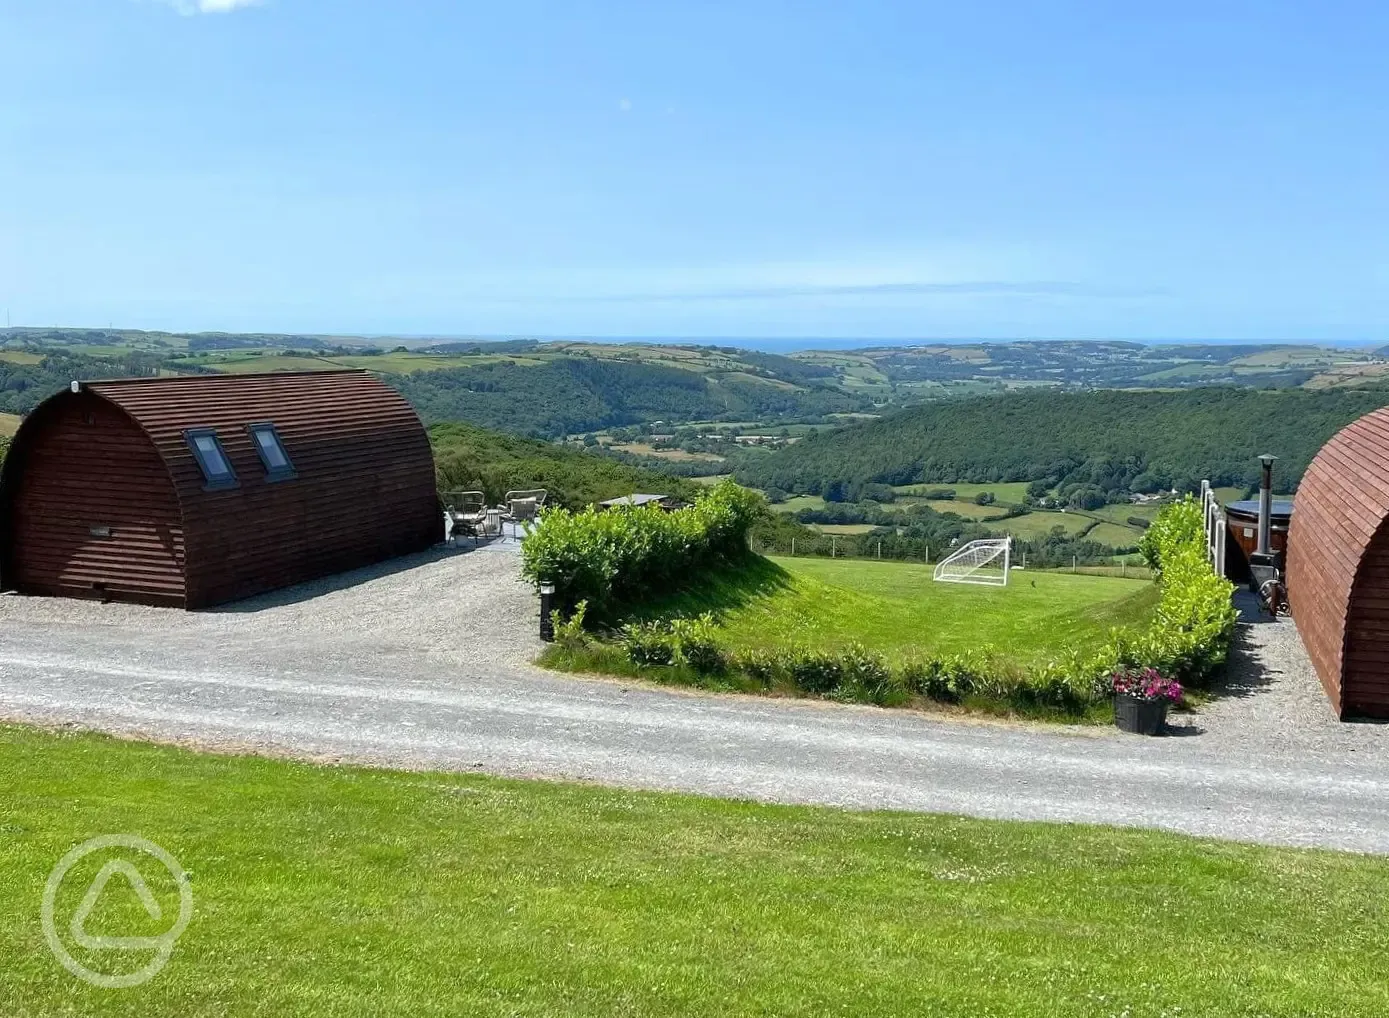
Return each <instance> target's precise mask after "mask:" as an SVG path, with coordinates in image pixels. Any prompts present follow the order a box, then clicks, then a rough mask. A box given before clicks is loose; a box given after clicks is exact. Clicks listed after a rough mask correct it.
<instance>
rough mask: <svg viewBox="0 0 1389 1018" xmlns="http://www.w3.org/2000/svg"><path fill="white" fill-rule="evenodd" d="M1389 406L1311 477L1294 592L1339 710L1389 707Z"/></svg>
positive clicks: (1295, 543) (1302, 508) (1299, 502)
mask: <svg viewBox="0 0 1389 1018" xmlns="http://www.w3.org/2000/svg"><path fill="white" fill-rule="evenodd" d="M1386 518H1389V410H1377V411H1375V412H1373V413H1371V414H1367V415H1366V416H1364V417H1362V418H1361V419H1360V420H1358V421H1356V422H1355V423H1353V424H1351V425H1350V426H1349V427H1346V428H1345V429H1343V430H1342V431H1341V432H1340V433H1338V434H1337V435H1336V436H1335V437H1334V438H1332V439H1331V441H1330V442H1328V443H1327V444H1326V445H1325V446H1324V447H1323V448H1322V450H1321V451H1320V452H1319V453H1318V454H1317V456H1316V458H1315V459H1314V460H1313V461H1312V464H1311V466H1310V467H1309V468H1308V470H1307V473H1306V474H1305V475H1304V477H1303V479H1302V484H1301V485H1300V487H1299V488H1298V493H1297V499H1296V502H1295V504H1294V511H1293V516H1292V523H1291V526H1290V528H1289V533H1288V599H1289V601H1290V603H1291V605H1292V610H1293V617H1294V619H1296V621H1297V628H1298V632H1299V633H1300V635H1301V636H1302V642H1303V644H1304V645H1305V646H1306V648H1307V653H1308V656H1309V657H1310V658H1311V660H1312V664H1313V666H1314V667H1315V668H1316V671H1317V676H1318V677H1319V678H1320V680H1321V683H1322V687H1323V688H1324V689H1325V690H1326V694H1327V696H1328V698H1329V699H1330V700H1331V703H1332V706H1333V708H1334V709H1335V711H1336V712H1337V715H1338V716H1340V717H1343V718H1344V717H1352V716H1359V717H1389V538H1386V536H1385V520H1386Z"/></svg>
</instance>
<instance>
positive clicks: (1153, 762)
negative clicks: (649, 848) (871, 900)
mask: <svg viewBox="0 0 1389 1018" xmlns="http://www.w3.org/2000/svg"><path fill="white" fill-rule="evenodd" d="M515 551H516V546H515V545H514V544H513V543H510V542H508V543H505V544H501V545H492V546H487V547H484V548H482V549H479V550H477V551H467V552H453V551H437V552H431V553H428V554H425V555H419V556H414V557H412V558H410V559H406V560H402V561H398V562H395V563H392V564H390V565H389V566H386V567H378V568H376V569H371V570H363V571H359V572H358V573H355V574H348V575H347V576H345V577H340V578H335V579H333V580H330V581H325V582H322V583H317V584H311V585H307V586H304V587H298V588H293V589H291V590H289V591H285V592H280V593H278V594H274V595H270V596H267V597H263V598H258V599H255V600H252V601H247V602H241V603H239V604H236V605H233V606H230V608H228V609H226V610H222V611H210V612H198V613H183V612H176V611H170V610H164V609H152V608H140V607H132V606H125V605H99V604H95V603H92V602H79V601H58V600H47V599H30V598H20V597H0V716H5V717H8V718H11V719H16V720H25V721H35V722H41V723H63V724H76V725H80V726H85V727H91V728H96V729H101V730H104V731H111V732H117V733H124V734H132V735H140V736H146V737H152V738H157V739H163V740H173V741H180V742H187V743H191V744H195V745H201V746H209V747H215V748H221V749H237V750H248V751H255V752H268V753H286V754H294V755H300V756H307V757H312V758H315V759H329V760H352V761H361V762H368V763H379V764H387V765H392V766H404V767H432V768H443V769H459V770H462V769H478V770H485V771H488V772H493V773H501V774H512V775H518V776H544V777H560V778H580V779H589V780H597V781H603V782H607V783H612V784H618V785H626V786H631V787H641V788H661V789H679V790H684V791H691V792H701V793H709V794H714V795H722V796H730V797H738V798H750V799H760V800H766V801H778V802H808V803H825V804H831V805H842V806H851V807H859V808H862V807H890V808H897V809H910V810H926V811H946V812H958V813H967V814H971V815H976V816H984V817H1000V818H1011V819H1034V820H1061V821H1083V822H1101V823H1117V824H1128V825H1136V826H1148V827H1163V828H1169V829H1172V830H1178V831H1185V832H1188V833H1193V834H1202V835H1210V836H1215V837H1224V838H1233V839H1240V840H1250V841H1263V842H1274V843H1282V844H1295V845H1325V846H1331V847H1338V848H1348V849H1357V850H1364V851H1374V852H1386V851H1389V752H1386V741H1385V740H1386V739H1389V729H1385V728H1384V727H1381V726H1375V725H1341V724H1339V723H1337V722H1336V721H1334V719H1332V717H1331V715H1330V712H1329V710H1328V709H1327V708H1326V705H1325V701H1324V700H1323V699H1322V698H1321V693H1320V691H1319V689H1318V687H1317V686H1316V682H1315V678H1313V677H1312V676H1311V670H1310V667H1309V666H1308V664H1307V661H1306V657H1305V655H1304V654H1303V653H1302V649H1301V645H1300V643H1299V642H1298V641H1297V637H1296V633H1295V631H1294V629H1293V627H1292V626H1291V624H1290V623H1287V622H1278V623H1266V624H1251V625H1248V626H1245V627H1243V628H1242V630H1241V651H1240V654H1239V656H1238V660H1237V663H1236V667H1235V668H1234V669H1233V671H1232V678H1231V695H1230V696H1228V697H1226V698H1224V699H1222V700H1220V701H1218V702H1217V703H1216V704H1215V705H1214V706H1212V707H1211V708H1209V709H1207V710H1205V711H1204V712H1202V713H1201V714H1200V715H1198V716H1194V717H1189V718H1180V719H1177V726H1176V727H1175V728H1174V735H1173V736H1172V737H1168V738H1162V739H1141V738H1137V737H1133V736H1123V735H1121V734H1119V733H1117V732H1115V731H1113V730H1112V729H1058V728H1054V727H1040V726H1015V725H1002V724H993V723H980V722H962V721H949V720H941V719H936V718H933V717H931V716H930V715H926V714H920V713H915V712H911V711H900V710H899V711H889V710H879V709H875V708H869V707H845V706H839V705H833V704H825V703H819V702H813V701H785V700H772V699H765V698H754V697H732V696H710V695H701V694H694V693H684V692H679V691H671V690H664V689H654V688H648V687H645V686H639V685H638V686H633V685H627V684H623V683H620V682H614V681H607V680H579V679H574V678H571V677H566V676H556V675H553V674H550V673H547V672H544V671H542V670H540V669H537V668H535V667H533V666H532V665H530V664H529V663H528V662H529V661H530V660H531V659H532V658H533V657H534V655H535V653H536V652H537V651H538V649H539V643H538V641H537V640H536V639H535V636H534V633H535V629H536V623H537V620H538V615H537V609H536V606H535V602H534V597H533V595H532V594H531V592H530V591H529V590H528V589H527V588H526V587H525V586H524V585H523V584H522V583H521V581H520V580H519V578H518V575H517V559H516V555H515Z"/></svg>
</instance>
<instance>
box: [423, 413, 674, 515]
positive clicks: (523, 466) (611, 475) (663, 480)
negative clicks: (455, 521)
mask: <svg viewBox="0 0 1389 1018" xmlns="http://www.w3.org/2000/svg"><path fill="white" fill-rule="evenodd" d="M429 438H430V442H431V443H432V444H433V446H434V466H435V472H436V473H437V475H438V480H439V489H440V490H441V491H449V490H466V491H483V492H485V493H486V494H487V500H488V503H489V504H492V505H495V504H497V503H498V502H500V501H501V499H502V496H503V495H504V494H505V493H506V492H507V491H508V490H510V489H515V488H533V487H541V488H544V489H545V490H546V491H547V492H548V493H549V502H550V504H552V505H566V506H569V507H570V508H572V509H578V508H582V507H583V506H585V505H588V504H589V503H591V502H599V501H602V500H604V499H609V498H617V497H619V496H621V495H630V494H632V493H633V492H639V491H640V492H647V493H650V494H658V495H678V496H680V497H682V498H687V499H693V498H694V497H695V495H696V494H697V493H698V492H699V491H700V489H699V488H698V487H697V486H696V485H694V484H693V483H692V482H690V481H684V480H677V479H675V478H672V477H668V476H666V475H664V474H657V473H653V472H652V471H649V470H642V469H640V468H638V467H632V466H627V465H626V464H623V463H617V462H615V461H613V460H611V459H607V458H605V457H602V456H597V455H594V454H592V453H588V452H583V451H582V450H579V449H574V448H571V447H566V446H562V445H555V444H553V443H550V442H542V441H537V440H535V439H529V438H517V437H515V436H513V435H503V434H498V433H497V432H495V431H487V430H485V429H483V428H479V427H476V426H475V425H471V424H459V423H452V424H436V425H434V426H433V427H432V428H430V429H429Z"/></svg>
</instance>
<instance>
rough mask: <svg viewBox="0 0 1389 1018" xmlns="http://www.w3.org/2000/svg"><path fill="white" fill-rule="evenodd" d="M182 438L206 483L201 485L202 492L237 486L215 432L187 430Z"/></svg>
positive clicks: (211, 430)
mask: <svg viewBox="0 0 1389 1018" xmlns="http://www.w3.org/2000/svg"><path fill="white" fill-rule="evenodd" d="M183 437H184V438H185V439H186V440H187V442H188V448H189V449H191V450H192V451H193V458H194V459H196V460H197V461H198V467H199V469H201V470H202V472H203V479H204V480H206V481H207V484H205V485H203V490H204V491H216V490H217V489H219V488H235V487H236V486H237V484H238V482H237V479H236V471H235V470H233V469H232V465H231V460H229V459H227V453H226V450H225V449H223V448H222V441H221V439H219V438H218V437H217V432H216V431H215V430H213V429H212V428H189V429H188V430H187V431H185V432H184V433H183Z"/></svg>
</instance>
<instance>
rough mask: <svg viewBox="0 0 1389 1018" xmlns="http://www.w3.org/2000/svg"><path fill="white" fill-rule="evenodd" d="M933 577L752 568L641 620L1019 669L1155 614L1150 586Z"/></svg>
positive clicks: (827, 568) (778, 561)
mask: <svg viewBox="0 0 1389 1018" xmlns="http://www.w3.org/2000/svg"><path fill="white" fill-rule="evenodd" d="M931 576H932V567H930V566H925V565H917V564H915V563H907V562H873V561H862V560H847V559H819V558H814V559H812V558H770V559H753V560H751V561H750V562H749V563H748V564H747V565H745V566H741V567H739V568H737V569H730V570H723V571H719V572H716V573H713V574H711V575H710V576H709V577H708V578H707V579H705V580H703V581H702V582H700V583H699V584H697V585H696V586H694V587H692V588H690V589H687V590H684V591H681V592H679V593H677V594H673V595H671V596H669V597H667V598H663V599H659V600H654V601H651V602H648V603H646V604H643V605H642V606H640V608H639V609H638V610H637V611H636V614H637V615H638V616H642V617H661V616H669V615H696V614H699V613H700V612H704V611H713V612H714V613H715V616H716V618H717V620H718V629H719V633H720V636H721V638H722V640H723V641H724V642H725V643H726V644H727V645H728V646H729V647H732V648H734V649H740V648H756V647H766V646H768V645H775V644H782V643H784V644H799V645H809V646H813V647H817V648H825V649H835V648H839V647H843V646H846V645H848V644H849V643H853V642H858V643H861V644H863V645H864V646H865V647H867V648H868V649H869V650H874V651H879V652H881V653H884V654H887V655H888V656H889V657H899V656H901V655H902V654H904V653H907V652H909V651H913V650H916V651H921V652H923V653H929V654H957V653H964V652H967V651H970V650H973V649H978V648H979V647H982V646H984V645H987V644H992V645H993V646H994V647H996V648H997V649H999V650H1000V651H1002V652H1003V653H1005V654H1006V655H1007V656H1008V657H1009V658H1010V659H1012V660H1015V661H1017V662H1018V663H1020V664H1028V663H1032V662H1035V661H1039V660H1044V659H1046V658H1047V657H1049V656H1052V655H1055V654H1057V653H1060V652H1061V651H1062V650H1063V649H1066V648H1070V647H1076V646H1088V645H1091V644H1098V643H1100V642H1101V641H1103V639H1104V638H1105V636H1106V634H1107V633H1108V631H1109V629H1110V628H1111V627H1113V626H1131V625H1141V624H1142V623H1144V622H1145V621H1147V619H1148V618H1149V617H1150V615H1151V613H1152V610H1153V608H1154V607H1155V606H1156V604H1157V596H1158V594H1157V589H1156V587H1155V586H1154V585H1153V583H1152V582H1151V581H1148V580H1146V579H1145V580H1137V579H1132V580H1125V579H1120V578H1118V577H1106V576H1086V575H1070V574H1065V573H1034V572H1027V571H1025V570H1017V571H1015V572H1014V574H1013V576H1012V577H1011V581H1010V583H1009V584H1008V586H1007V587H979V586H972V585H967V584H958V583H936V582H935V581H933V580H932V578H931Z"/></svg>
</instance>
